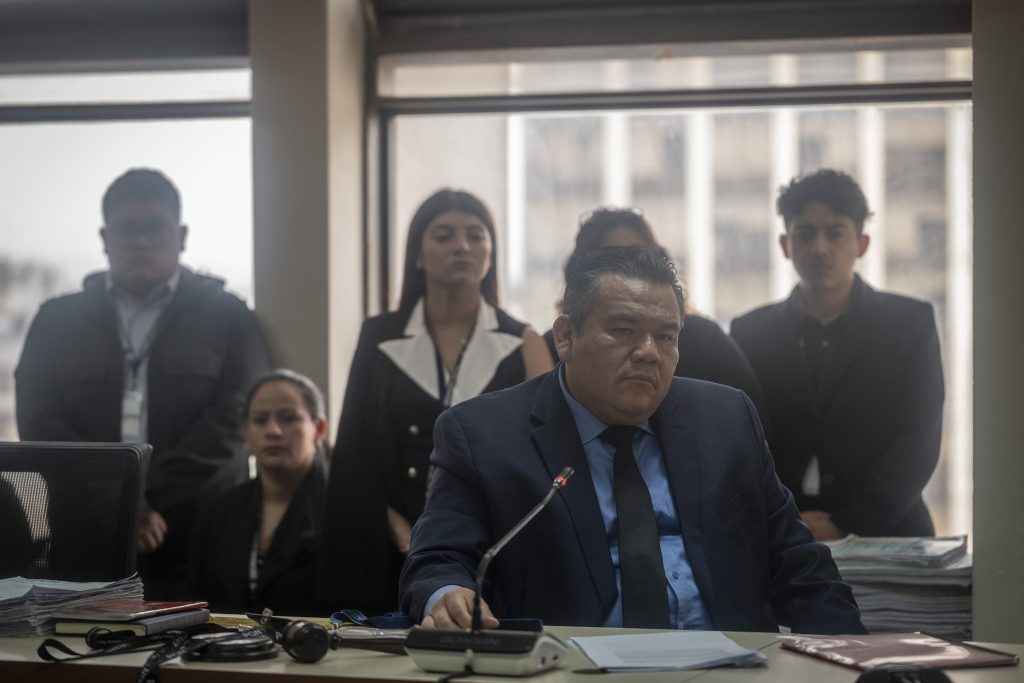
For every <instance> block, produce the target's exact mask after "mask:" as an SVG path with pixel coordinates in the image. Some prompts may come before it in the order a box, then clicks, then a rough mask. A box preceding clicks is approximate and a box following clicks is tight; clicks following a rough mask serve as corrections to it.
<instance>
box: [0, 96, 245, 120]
mask: <svg viewBox="0 0 1024 683" xmlns="http://www.w3.org/2000/svg"><path fill="white" fill-rule="evenodd" d="M251 115H252V102H251V101H250V100H224V101H217V102H146V103H141V102H140V103H130V104H128V103H122V104H30V105H0V124H2V123H77V122H82V121H155V120H167V119H217V118H241V117H246V116H251Z"/></svg>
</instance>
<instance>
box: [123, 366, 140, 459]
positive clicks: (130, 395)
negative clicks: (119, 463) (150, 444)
mask: <svg viewBox="0 0 1024 683" xmlns="http://www.w3.org/2000/svg"><path fill="white" fill-rule="evenodd" d="M125 366H126V367H125V372H126V373H130V374H129V375H128V376H129V377H130V378H131V379H130V381H129V382H128V383H127V384H126V385H125V389H124V396H123V397H122V399H121V441H122V443H139V442H141V441H142V409H143V403H144V399H145V397H144V396H143V395H142V390H141V389H140V388H139V380H138V372H139V365H138V364H137V363H125Z"/></svg>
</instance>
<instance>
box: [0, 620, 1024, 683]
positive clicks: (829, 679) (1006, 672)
mask: <svg viewBox="0 0 1024 683" xmlns="http://www.w3.org/2000/svg"><path fill="white" fill-rule="evenodd" d="M550 631H551V632H552V633H554V634H555V635H558V636H559V637H562V638H567V637H569V636H571V635H606V634H608V633H609V630H607V629H586V628H567V627H557V626H556V627H552V628H551V629H550ZM727 635H728V636H729V637H730V638H732V639H733V640H735V641H736V642H737V643H739V644H740V645H742V646H744V647H748V648H750V649H754V650H760V651H761V652H763V653H764V654H765V655H766V656H767V657H768V666H767V667H759V668H753V669H704V670H697V671H674V672H656V673H643V674H636V673H632V674H599V675H597V676H595V675H594V674H595V673H596V671H595V669H594V668H593V665H592V664H591V663H590V661H589V660H587V659H586V658H585V657H584V656H583V655H582V654H580V653H579V652H577V651H576V650H574V649H571V648H570V652H569V656H568V658H567V659H566V661H565V663H564V665H563V667H562V668H561V669H558V670H555V671H550V672H547V673H545V674H541V675H539V676H534V677H532V678H530V679H529V680H530V681H536V682H537V683H626V681H629V682H630V683H632V682H635V681H638V680H641V681H643V683H686V682H687V681H698V682H699V683H794V682H806V683H853V682H854V681H855V680H856V679H857V676H858V672H857V671H854V670H852V669H846V668H843V667H840V666H836V665H834V664H829V663H827V662H824V661H821V660H818V659H814V658H813V657H808V656H805V655H801V654H797V653H795V652H790V651H788V650H782V649H780V640H779V636H778V634H776V633H731V632H730V633H727ZM62 640H64V642H66V643H68V644H69V645H71V647H72V648H73V649H76V650H78V651H79V652H84V651H85V649H86V648H85V644H84V642H83V641H82V639H80V638H62ZM40 642H41V639H40V638H0V680H3V681H42V682H46V681H54V682H55V683H57V682H59V683H75V682H78V681H90V682H91V681H104V682H105V681H111V682H112V683H117V682H118V681H124V682H125V683H129V682H131V683H134V681H135V676H136V674H137V672H138V669H139V667H141V666H142V663H143V662H144V661H145V659H146V656H147V655H148V653H131V654H126V655H117V656H112V657H97V658H95V659H88V660H84V661H80V662H66V663H61V664H48V663H46V662H41V661H40V660H39V658H38V657H37V655H36V648H37V647H38V646H39V643H40ZM993 647H996V648H998V649H1000V650H1005V651H1007V652H1013V653H1016V654H1018V655H1021V657H1022V658H1024V645H1003V644H994V645H993ZM946 673H947V674H948V675H949V676H950V678H951V679H952V681H953V683H1020V681H1022V680H1024V668H1022V667H1021V666H1015V667H1000V668H991V669H963V670H953V671H947V672H946ZM325 677H334V678H335V679H341V680H343V681H347V682H349V683H355V682H362V681H365V682H367V683H383V682H385V681H402V682H405V681H435V680H437V678H438V675H437V674H426V673H424V672H422V671H420V670H419V669H418V668H416V666H415V665H414V664H413V663H412V660H411V659H410V658H409V657H406V656H402V655H389V654H382V653H378V652H368V651H364V650H334V651H331V652H328V653H327V656H326V657H325V658H324V659H323V660H322V661H321V662H319V663H317V664H300V663H298V662H295V661H292V659H291V658H290V657H288V656H287V655H286V654H284V653H281V654H280V655H279V656H278V657H277V658H276V659H271V660H265V661H262V662H247V663H242V664H204V663H193V662H181V661H178V660H175V661H173V662H169V663H168V664H165V665H164V666H163V667H162V668H161V669H160V681H161V683H176V682H187V683H207V682H210V683H212V682H213V681H217V682H218V683H233V682H237V681H243V680H244V681H256V682H257V683H263V682H264V681H265V682H266V683H277V682H278V681H281V682H285V681H287V682H288V683H319V682H320V681H323V680H324V678H325ZM462 680H466V681H469V682H471V681H481V682H485V681H486V682H490V683H497V682H503V683H509V681H514V680H516V679H513V678H502V677H494V676H472V677H469V678H466V679H462ZM520 680H525V679H520Z"/></svg>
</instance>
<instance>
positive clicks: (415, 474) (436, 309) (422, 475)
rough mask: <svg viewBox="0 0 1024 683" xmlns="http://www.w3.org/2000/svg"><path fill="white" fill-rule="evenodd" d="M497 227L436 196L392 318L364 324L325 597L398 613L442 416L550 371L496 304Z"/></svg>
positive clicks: (473, 208)
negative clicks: (404, 565)
mask: <svg viewBox="0 0 1024 683" xmlns="http://www.w3.org/2000/svg"><path fill="white" fill-rule="evenodd" d="M496 252H497V245H496V244H495V230H494V220H493V219H492V218H491V213H490V212H489V211H488V210H487V208H486V207H485V206H484V204H483V203H482V202H481V201H480V200H479V199H477V198H476V197H474V196H473V195H471V194H468V193H466V192H461V191H455V190H448V189H445V190H440V191H438V192H436V193H434V194H433V195H432V196H431V197H429V198H428V199H427V200H426V201H425V202H423V204H422V205H421V206H420V207H419V209H418V210H417V211H416V214H415V215H414V216H413V219H412V223H411V224H410V227H409V235H408V242H407V244H406V251H405V268H404V272H403V279H402V294H401V300H400V302H399V307H398V310H397V311H394V312H391V313H385V314H383V315H379V316H377V317H374V318H370V319H368V320H366V321H365V322H364V323H363V327H362V331H361V332H360V335H359V343H358V346H357V348H356V351H355V356H354V358H353V360H352V369H351V372H350V374H349V380H348V389H347V391H346V392H345V400H344V405H343V407H342V413H341V420H340V424H339V428H338V438H337V443H336V444H335V449H334V454H333V456H332V463H331V471H332V475H331V481H330V486H329V491H330V496H329V499H328V506H327V508H328V510H327V517H326V519H327V520H328V521H327V525H328V527H327V529H326V536H325V540H326V544H327V545H326V549H325V552H324V557H323V559H324V562H325V565H324V571H323V574H322V577H323V580H324V583H323V584H322V588H323V591H324V594H325V595H327V596H331V597H332V599H333V600H334V601H335V602H336V604H337V605H338V606H339V607H357V608H360V609H363V610H364V611H367V612H380V611H385V610H389V609H393V608H394V607H395V604H396V602H397V596H396V592H397V583H398V574H399V571H400V570H401V566H402V562H403V561H404V557H405V554H406V553H407V552H408V550H409V538H410V534H411V530H412V524H413V523H415V521H416V518H417V517H419V515H420V513H421V512H422V511H423V506H424V503H425V499H426V490H427V479H428V473H429V457H430V452H431V450H432V448H433V430H434V421H435V420H436V419H437V416H438V415H440V414H441V411H443V410H444V409H445V408H447V407H448V406H450V405H453V404H455V403H459V402H460V401H464V400H466V399H468V398H472V397H474V396H477V395H478V394H481V393H485V392H489V391H495V390H498V389H503V388H505V387H510V386H512V385H515V384H518V383H519V382H522V381H523V380H525V379H528V378H530V377H533V376H534V375H538V374H540V373H542V372H546V371H548V370H550V369H551V367H552V362H551V357H550V355H549V354H548V351H547V348H546V347H545V345H544V341H543V339H542V338H541V337H540V336H539V335H538V334H537V333H536V332H535V331H533V330H532V329H530V328H529V327H527V326H526V325H525V324H523V323H521V322H519V321H517V320H515V319H513V318H512V317H510V316H509V315H508V314H507V313H505V312H504V311H503V310H501V309H500V308H499V307H498V277H497V272H496V264H497V255H496Z"/></svg>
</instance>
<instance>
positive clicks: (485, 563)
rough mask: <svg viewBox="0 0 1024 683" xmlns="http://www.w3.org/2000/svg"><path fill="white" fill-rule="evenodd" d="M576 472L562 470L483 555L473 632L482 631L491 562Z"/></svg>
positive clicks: (477, 588) (568, 469) (477, 587)
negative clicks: (526, 511)
mask: <svg viewBox="0 0 1024 683" xmlns="http://www.w3.org/2000/svg"><path fill="white" fill-rule="evenodd" d="M575 472H576V470H574V469H573V468H571V467H566V468H565V469H564V470H562V472H561V474H559V475H558V476H557V477H555V478H554V480H553V481H552V482H551V488H550V489H548V492H547V494H546V495H545V496H544V498H542V499H541V501H540V502H539V503H537V504H536V505H534V506H533V509H532V510H530V511H529V512H528V513H526V516H525V517H523V518H522V519H521V520H519V523H518V524H516V525H515V526H514V527H512V528H511V529H509V531H508V533H507V534H505V535H504V536H502V537H501V540H500V541H498V542H497V543H495V544H494V545H492V546H491V547H490V548H488V550H487V552H486V553H484V556H483V558H482V559H481V560H480V566H479V568H477V571H476V596H475V597H474V598H473V631H482V630H483V617H482V616H481V615H480V604H481V602H482V601H483V599H482V597H481V596H482V594H483V592H484V579H486V578H487V569H488V568H489V567H490V566H491V560H493V559H494V557H495V556H496V555H497V554H498V553H500V552H501V549H502V548H504V547H505V546H506V545H508V542H509V541H511V540H512V539H513V538H515V537H516V535H517V534H519V532H520V531H522V530H523V528H524V527H525V526H526V525H527V524H529V523H530V522H532V521H533V518H534V517H536V516H537V514H538V513H539V512H540V511H541V510H543V509H544V508H545V507H546V506H547V504H548V503H550V502H551V499H552V498H554V496H555V492H556V491H559V490H560V489H563V488H565V485H566V484H567V483H568V481H569V477H571V476H572V475H573V474H574V473H575Z"/></svg>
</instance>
